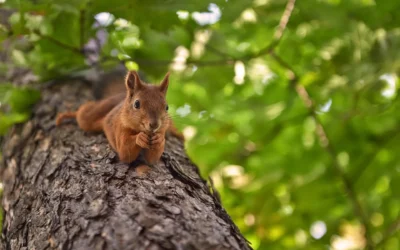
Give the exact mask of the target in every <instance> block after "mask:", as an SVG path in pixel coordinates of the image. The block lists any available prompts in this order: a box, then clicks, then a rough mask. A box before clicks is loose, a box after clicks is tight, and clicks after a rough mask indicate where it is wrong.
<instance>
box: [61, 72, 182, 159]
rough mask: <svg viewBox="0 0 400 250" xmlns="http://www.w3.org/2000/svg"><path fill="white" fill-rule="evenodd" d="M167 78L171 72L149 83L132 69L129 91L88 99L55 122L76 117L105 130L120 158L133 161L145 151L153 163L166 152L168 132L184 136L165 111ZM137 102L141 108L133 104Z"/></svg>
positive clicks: (85, 126)
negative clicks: (95, 99)
mask: <svg viewBox="0 0 400 250" xmlns="http://www.w3.org/2000/svg"><path fill="white" fill-rule="evenodd" d="M168 78H169V74H167V75H166V76H165V78H164V80H163V81H162V82H161V84H160V85H158V86H155V85H149V84H145V83H143V82H142V81H141V80H140V78H139V76H138V74H137V73H136V72H134V71H130V72H128V74H127V76H126V78H125V86H126V93H121V94H117V95H113V96H111V97H108V98H106V99H103V100H100V101H97V102H93V101H92V102H87V103H85V104H83V105H82V106H80V107H79V109H78V110H77V111H76V112H66V113H60V114H59V115H58V116H57V119H56V125H57V126H59V125H60V124H61V123H62V121H63V120H64V119H67V118H76V120H77V122H78V125H79V127H80V128H81V129H82V130H84V131H93V132H99V131H104V133H105V135H106V137H107V139H108V141H109V143H110V145H111V147H112V148H113V149H114V150H115V151H117V153H118V156H119V158H120V160H121V161H123V162H127V163H129V162H132V161H134V160H135V159H136V158H137V157H138V155H139V153H140V152H141V151H142V150H144V157H145V159H146V161H147V162H148V163H150V164H153V163H155V162H157V161H158V160H159V159H160V157H161V154H162V153H163V152H164V145H165V133H166V132H167V131H168V132H170V133H172V134H173V135H175V136H177V137H178V138H180V139H183V135H182V134H180V133H179V132H178V131H177V129H176V128H175V127H174V126H173V124H172V122H171V121H170V118H169V116H168V113H167V111H166V106H167V103H166V99H165V97H166V93H167V89H168V83H169V79H168ZM137 101H139V103H140V107H139V108H135V106H134V105H135V102H137Z"/></svg>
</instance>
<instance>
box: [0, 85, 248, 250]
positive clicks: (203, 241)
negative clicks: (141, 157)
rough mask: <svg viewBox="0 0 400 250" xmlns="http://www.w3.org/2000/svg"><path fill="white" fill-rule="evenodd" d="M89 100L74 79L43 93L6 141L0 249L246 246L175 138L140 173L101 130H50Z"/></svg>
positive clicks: (71, 126) (69, 126)
mask: <svg viewBox="0 0 400 250" xmlns="http://www.w3.org/2000/svg"><path fill="white" fill-rule="evenodd" d="M88 99H91V91H90V88H89V87H88V86H85V85H84V84H82V83H80V82H70V83H68V84H64V85H59V86H53V87H51V88H48V89H46V90H43V92H42V101H41V103H40V104H38V105H37V106H36V108H35V110H34V114H33V117H32V119H31V120H30V121H29V122H27V123H25V124H23V125H20V126H16V127H14V129H13V131H11V132H10V133H9V135H8V136H7V137H6V138H5V140H4V143H3V156H4V157H3V163H2V165H3V166H2V176H3V183H4V193H3V201H2V202H3V207H4V211H5V213H4V223H3V231H2V240H1V246H2V247H3V248H4V249H13V250H14V249H29V250H33V249H36V250H42V249H63V250H64V249H74V250H80V249H82V250H88V249H185V250H186V249H250V247H249V246H248V243H247V242H246V240H245V239H244V238H243V236H242V235H241V234H240V232H239V231H238V229H237V227H236V226H235V225H234V224H233V222H232V220H231V219H230V217H229V216H228V214H227V213H226V211H225V210H224V209H223V208H222V206H221V204H220V202H219V199H218V196H217V194H216V193H215V191H213V190H212V188H211V189H210V187H209V186H208V185H207V183H206V182H205V181H204V180H203V179H201V177H200V176H199V172H198V169H197V167H196V166H195V165H194V164H193V163H192V162H191V161H190V160H189V159H188V157H187V155H186V154H185V152H184V149H183V145H182V143H181V142H180V141H178V140H177V139H176V138H173V137H170V138H168V140H167V146H166V151H165V153H164V154H163V156H162V160H161V162H160V163H159V164H157V165H156V166H154V167H152V168H151V170H150V171H148V172H147V173H140V171H138V170H137V168H136V167H135V166H134V164H133V165H132V164H131V165H130V166H128V165H126V164H121V163H118V159H117V156H116V154H115V153H114V152H113V150H112V149H111V148H110V146H109V145H108V143H107V141H106V139H105V137H104V136H103V135H102V134H90V133H85V132H82V131H81V130H79V129H78V127H77V125H76V123H75V122H70V123H68V124H65V125H64V126H62V127H59V128H56V127H55V125H54V118H55V115H56V113H57V112H59V111H64V110H71V109H74V108H76V107H77V106H78V105H79V104H81V103H83V102H84V101H87V100H88Z"/></svg>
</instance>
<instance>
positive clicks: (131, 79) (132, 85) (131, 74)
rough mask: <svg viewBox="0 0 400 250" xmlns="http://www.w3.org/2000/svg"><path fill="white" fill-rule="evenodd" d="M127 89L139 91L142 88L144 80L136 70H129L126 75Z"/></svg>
mask: <svg viewBox="0 0 400 250" xmlns="http://www.w3.org/2000/svg"><path fill="white" fill-rule="evenodd" d="M125 85H126V89H127V90H128V91H130V92H133V91H137V90H139V89H140V88H141V86H142V82H141V80H140V78H139V75H138V73H137V72H136V71H128V73H127V74H126V77H125Z"/></svg>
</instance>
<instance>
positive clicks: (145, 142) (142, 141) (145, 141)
mask: <svg viewBox="0 0 400 250" xmlns="http://www.w3.org/2000/svg"><path fill="white" fill-rule="evenodd" d="M136 144H137V145H138V146H139V147H141V148H147V149H149V148H150V145H149V137H148V135H146V134H145V133H143V132H140V133H139V134H137V136H136Z"/></svg>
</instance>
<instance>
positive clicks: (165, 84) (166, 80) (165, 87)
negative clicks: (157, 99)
mask: <svg viewBox="0 0 400 250" xmlns="http://www.w3.org/2000/svg"><path fill="white" fill-rule="evenodd" d="M169 74H170V73H169V72H167V74H166V75H165V77H164V79H163V80H162V82H161V84H160V90H161V92H163V93H164V94H166V93H167V90H168V84H169Z"/></svg>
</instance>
